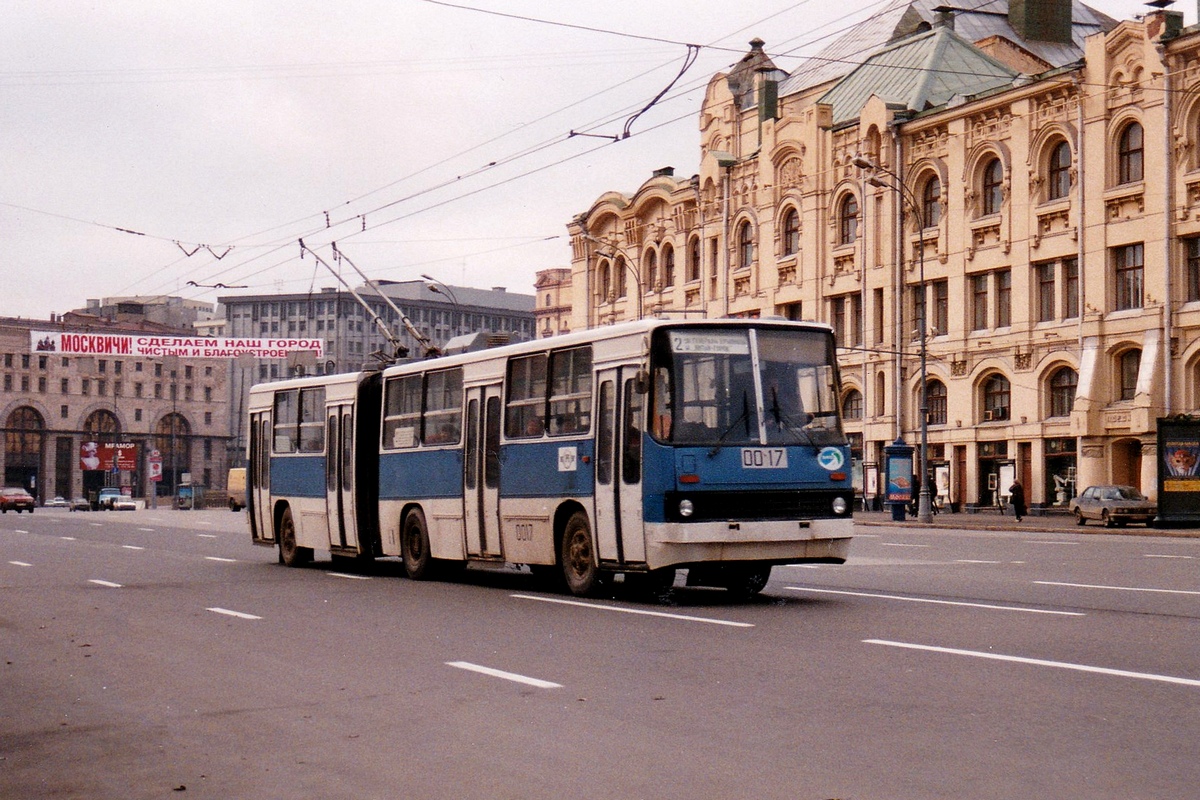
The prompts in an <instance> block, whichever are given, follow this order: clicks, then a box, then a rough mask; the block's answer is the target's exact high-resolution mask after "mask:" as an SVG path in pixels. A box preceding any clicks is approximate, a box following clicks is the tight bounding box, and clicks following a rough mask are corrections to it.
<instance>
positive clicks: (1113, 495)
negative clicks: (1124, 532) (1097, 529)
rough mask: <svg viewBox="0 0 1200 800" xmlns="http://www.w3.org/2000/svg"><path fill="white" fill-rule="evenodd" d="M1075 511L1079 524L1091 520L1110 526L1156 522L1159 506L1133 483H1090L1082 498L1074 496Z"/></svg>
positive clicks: (1072, 506) (1071, 506)
mask: <svg viewBox="0 0 1200 800" xmlns="http://www.w3.org/2000/svg"><path fill="white" fill-rule="evenodd" d="M1068 507H1069V508H1070V509H1071V513H1072V514H1074V515H1075V522H1076V524H1078V525H1085V524H1087V521H1088V520H1089V519H1095V520H1099V521H1100V522H1103V523H1104V524H1105V526H1106V527H1109V528H1111V527H1113V526H1114V525H1120V526H1122V527H1124V526H1125V525H1126V524H1128V523H1130V522H1144V523H1146V524H1147V525H1149V524H1151V523H1152V522H1154V518H1155V517H1156V516H1158V506H1157V505H1155V504H1154V502H1153V501H1151V500H1148V499H1147V498H1146V497H1145V495H1143V494H1142V493H1141V492H1139V491H1138V490H1137V489H1135V488H1134V487H1132V486H1089V487H1088V488H1086V489H1084V490H1083V493H1082V494H1081V495H1079V496H1078V497H1075V498H1072V500H1071V503H1070V505H1069V506H1068Z"/></svg>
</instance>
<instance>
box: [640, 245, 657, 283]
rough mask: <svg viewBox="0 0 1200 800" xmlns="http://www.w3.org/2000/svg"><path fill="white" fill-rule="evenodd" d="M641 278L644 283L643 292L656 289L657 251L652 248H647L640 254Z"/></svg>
mask: <svg viewBox="0 0 1200 800" xmlns="http://www.w3.org/2000/svg"><path fill="white" fill-rule="evenodd" d="M642 278H643V279H644V280H645V282H646V285H645V286H643V287H642V291H643V292H653V291H655V290H656V289H658V253H656V252H654V251H653V250H647V251H646V254H645V255H644V256H642Z"/></svg>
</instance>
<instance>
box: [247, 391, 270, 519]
mask: <svg viewBox="0 0 1200 800" xmlns="http://www.w3.org/2000/svg"><path fill="white" fill-rule="evenodd" d="M246 480H247V482H248V484H249V485H248V487H247V489H248V491H247V492H246V496H247V498H249V502H250V509H249V510H250V525H251V527H252V528H253V530H252V534H253V536H254V540H255V541H257V542H273V541H275V524H274V521H273V520H272V519H271V415H270V413H269V412H266V411H264V412H261V413H258V414H253V415H251V417H250V466H249V469H248V470H246Z"/></svg>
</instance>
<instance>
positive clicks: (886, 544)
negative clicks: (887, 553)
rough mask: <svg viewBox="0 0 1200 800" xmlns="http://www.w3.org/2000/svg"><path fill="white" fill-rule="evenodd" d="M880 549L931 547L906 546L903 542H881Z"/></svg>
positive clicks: (921, 545) (925, 545)
mask: <svg viewBox="0 0 1200 800" xmlns="http://www.w3.org/2000/svg"><path fill="white" fill-rule="evenodd" d="M879 546H880V547H929V545H927V544H904V543H901V542H880V543H879Z"/></svg>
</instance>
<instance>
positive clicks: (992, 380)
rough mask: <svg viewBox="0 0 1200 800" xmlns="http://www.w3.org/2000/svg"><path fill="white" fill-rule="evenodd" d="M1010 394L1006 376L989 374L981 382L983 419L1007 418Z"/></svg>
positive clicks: (1010, 388)
mask: <svg viewBox="0 0 1200 800" xmlns="http://www.w3.org/2000/svg"><path fill="white" fill-rule="evenodd" d="M1011 396H1012V386H1011V384H1009V382H1008V378H1006V377H1004V376H1003V375H1000V374H996V375H991V376H989V377H988V379H987V380H986V381H984V383H983V421H984V422H992V421H994V420H1002V419H1008V410H1009V399H1010V398H1011Z"/></svg>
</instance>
